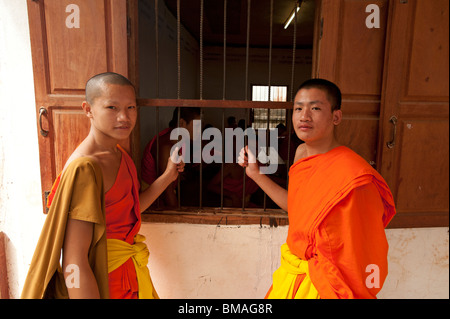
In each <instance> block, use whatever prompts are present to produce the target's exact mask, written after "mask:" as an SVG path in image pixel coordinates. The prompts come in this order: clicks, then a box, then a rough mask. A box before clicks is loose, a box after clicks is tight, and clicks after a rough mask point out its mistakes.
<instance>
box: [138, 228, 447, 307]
mask: <svg viewBox="0 0 450 319" xmlns="http://www.w3.org/2000/svg"><path fill="white" fill-rule="evenodd" d="M287 229H288V228H287V226H284V227H277V228H273V227H269V226H263V227H260V226H259V225H254V226H220V227H217V226H213V225H189V224H149V223H144V224H143V225H142V228H141V233H142V234H143V235H144V236H146V238H147V241H146V242H147V245H148V246H149V249H150V260H149V268H150V274H151V276H152V280H153V283H154V285H155V288H156V289H157V291H158V293H159V295H160V297H161V298H187V299H196V298H206V299H208V298H224V299H228V298H230V299H231V298H237V299H240V298H256V299H259V298H264V296H265V294H266V292H267V290H268V289H269V287H270V285H271V283H272V273H273V271H274V270H276V269H277V268H278V267H279V265H280V246H281V245H282V244H283V243H284V242H285V240H286V236H287ZM386 236H387V238H388V242H389V255H388V260H389V274H388V277H387V279H386V282H385V284H384V287H383V289H382V290H381V292H380V293H379V294H378V297H379V298H380V299H383V298H384V299H388V298H394V299H422V298H423V299H427V298H445V299H447V298H449V271H448V270H449V264H448V262H449V258H448V248H449V246H448V228H445V227H442V228H417V229H387V230H386Z"/></svg>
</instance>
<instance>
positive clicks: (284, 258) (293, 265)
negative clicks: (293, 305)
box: [267, 244, 320, 299]
mask: <svg viewBox="0 0 450 319" xmlns="http://www.w3.org/2000/svg"><path fill="white" fill-rule="evenodd" d="M299 275H303V276H302V277H304V278H303V280H302V281H301V283H300V286H299V287H298V289H297V285H296V283H297V277H298V276H299ZM291 298H292V299H320V296H319V293H318V292H317V289H316V288H315V287H314V285H313V283H312V282H311V278H310V277H309V269H308V261H307V260H302V259H300V258H298V257H297V256H296V255H294V254H293V253H291V251H290V250H289V247H288V245H287V244H283V245H282V246H281V266H280V268H278V269H277V270H276V271H275V272H274V273H273V285H272V289H271V291H270V292H269V294H268V296H267V299H291Z"/></svg>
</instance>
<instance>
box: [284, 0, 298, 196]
mask: <svg viewBox="0 0 450 319" xmlns="http://www.w3.org/2000/svg"><path fill="white" fill-rule="evenodd" d="M297 7H298V2H297V3H296V5H295V8H294V35H293V40H292V72H291V92H290V93H291V98H290V101H291V102H294V97H295V96H294V93H297V92H295V90H294V78H295V50H296V49H297ZM292 107H293V106H292ZM286 124H288V139H287V142H288V151H287V160H286V188H288V187H289V168H290V164H291V136H292V108H291V109H290V110H286Z"/></svg>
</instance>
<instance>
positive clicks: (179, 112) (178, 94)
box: [177, 0, 186, 209]
mask: <svg viewBox="0 0 450 319" xmlns="http://www.w3.org/2000/svg"><path fill="white" fill-rule="evenodd" d="M177 71H178V72H177V80H178V81H177V82H178V85H177V98H178V99H180V96H181V94H180V92H181V10H180V0H177ZM180 114H181V108H180V107H178V119H177V127H180ZM184 160H185V161H186V159H184ZM177 195H178V209H180V208H181V179H180V178H179V177H178V194H177Z"/></svg>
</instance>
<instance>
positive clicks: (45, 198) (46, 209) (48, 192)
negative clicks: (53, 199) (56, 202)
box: [44, 191, 50, 214]
mask: <svg viewBox="0 0 450 319" xmlns="http://www.w3.org/2000/svg"><path fill="white" fill-rule="evenodd" d="M49 195H50V191H45V192H44V206H45V207H44V208H45V213H46V214H47V213H48V206H47V201H48V196H49Z"/></svg>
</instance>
